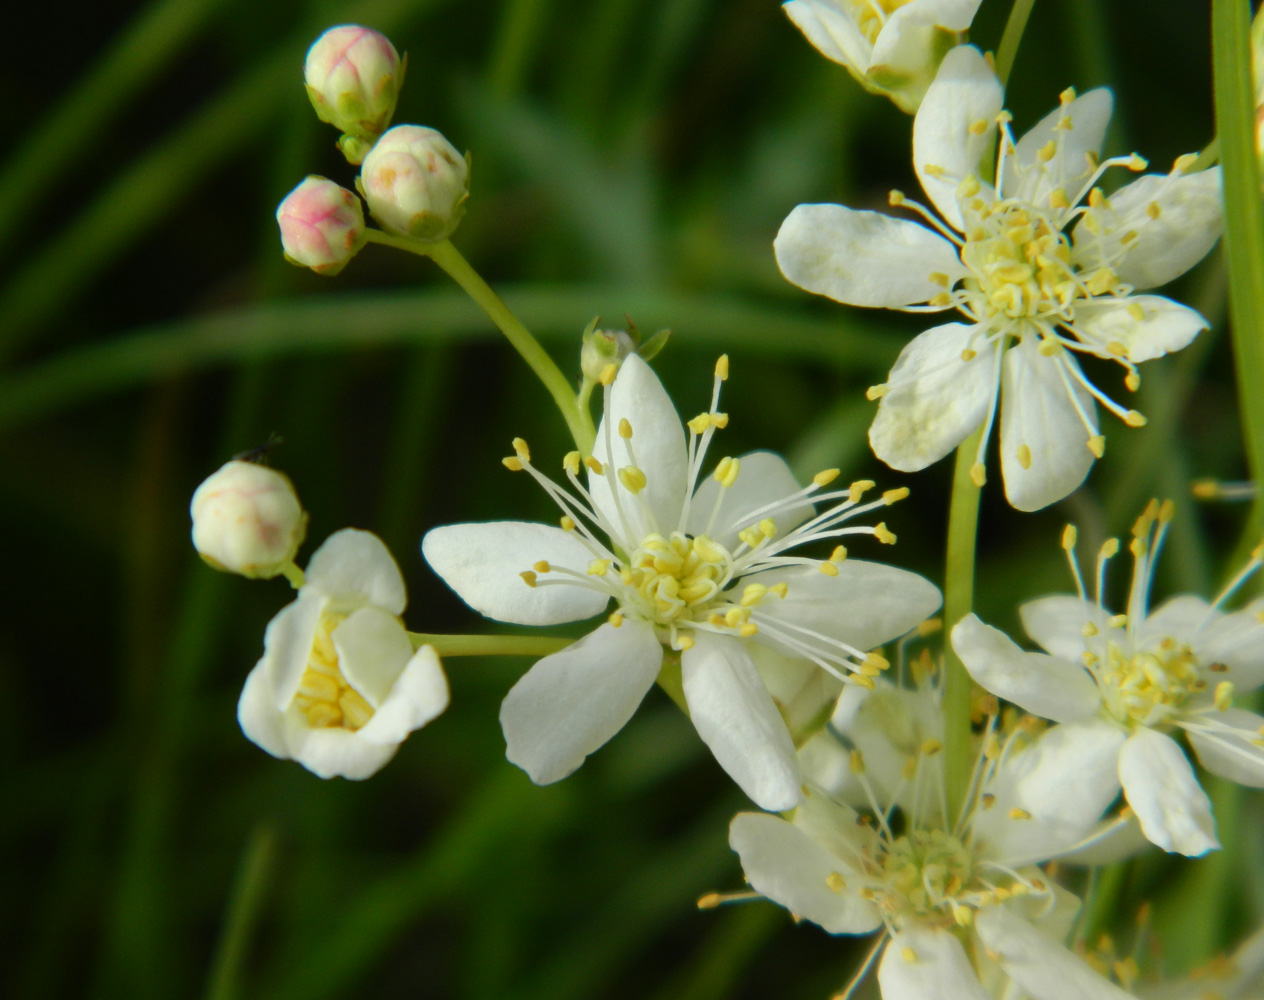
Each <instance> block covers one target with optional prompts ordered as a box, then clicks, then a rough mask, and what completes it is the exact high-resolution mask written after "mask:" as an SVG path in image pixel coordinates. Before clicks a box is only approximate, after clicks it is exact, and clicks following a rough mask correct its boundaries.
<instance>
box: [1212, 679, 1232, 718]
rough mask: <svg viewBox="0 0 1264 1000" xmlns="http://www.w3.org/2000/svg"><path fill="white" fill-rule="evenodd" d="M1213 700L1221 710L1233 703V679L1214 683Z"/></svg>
mask: <svg viewBox="0 0 1264 1000" xmlns="http://www.w3.org/2000/svg"><path fill="white" fill-rule="evenodd" d="M1213 702H1214V704H1215V706H1216V708H1217V709H1218V710H1220V711H1221V712H1223V711H1225V709H1227V708H1229V707H1230V706H1231V705H1233V681H1221V682H1220V683H1219V684H1217V685H1216V693H1215V696H1214V698H1213Z"/></svg>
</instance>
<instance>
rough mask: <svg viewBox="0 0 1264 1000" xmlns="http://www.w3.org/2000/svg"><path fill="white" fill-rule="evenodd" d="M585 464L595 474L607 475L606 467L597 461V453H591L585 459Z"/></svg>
mask: <svg viewBox="0 0 1264 1000" xmlns="http://www.w3.org/2000/svg"><path fill="white" fill-rule="evenodd" d="M584 464H585V465H586V466H588V471H589V472H591V473H592V474H593V475H594V476H602V475H605V472H606V470H605V467H604V466H603V465H602V464H601V463H600V462H599V461H597V457H596V456H595V455H589V456H588V457H587V458H586V459H584Z"/></svg>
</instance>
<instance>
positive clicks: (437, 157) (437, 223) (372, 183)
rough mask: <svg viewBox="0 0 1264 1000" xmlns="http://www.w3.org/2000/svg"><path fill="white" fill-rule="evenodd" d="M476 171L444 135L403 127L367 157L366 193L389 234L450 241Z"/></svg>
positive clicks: (363, 179) (363, 178)
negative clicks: (471, 177)
mask: <svg viewBox="0 0 1264 1000" xmlns="http://www.w3.org/2000/svg"><path fill="white" fill-rule="evenodd" d="M469 190H470V169H469V164H468V163H467V162H466V160H465V157H463V156H462V155H461V154H460V153H458V152H457V151H456V148H455V147H454V146H453V145H452V143H450V142H448V140H447V139H445V138H444V137H443V136H442V135H441V134H440V133H439V132H437V131H435V130H434V129H432V128H425V127H424V126H421V125H397V126H395V128H393V129H391V130H390V131H389V132H387V133H386V134H385V135H384V136H382V138H381V139H379V140H378V142H377V145H376V146H374V147H373V150H372V152H370V153H369V155H368V156H366V157H365V158H364V166H363V167H362V168H361V170H360V191H361V193H362V194H363V195H364V197H365V200H366V201H368V203H369V211H370V212H372V213H373V218H375V219H377V221H378V222H380V223H381V224H382V227H383V228H384V229H387V230H389V231H390V232H392V233H398V234H400V235H402V236H411V237H412V238H413V239H417V240H422V241H424V242H426V243H438V242H440V241H442V240H446V239H447V238H448V237H449V236H451V235H452V233H453V231H455V229H456V227H457V225H458V224H459V223H460V221H461V217H462V216H463V215H464V214H465V199H466V198H468V197H469Z"/></svg>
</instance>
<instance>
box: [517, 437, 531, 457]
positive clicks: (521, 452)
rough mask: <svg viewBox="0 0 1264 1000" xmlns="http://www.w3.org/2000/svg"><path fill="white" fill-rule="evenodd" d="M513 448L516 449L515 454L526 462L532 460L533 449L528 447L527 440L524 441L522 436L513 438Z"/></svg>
mask: <svg viewBox="0 0 1264 1000" xmlns="http://www.w3.org/2000/svg"><path fill="white" fill-rule="evenodd" d="M513 450H514V454H515V455H517V456H518V457H519V458H520V459H522V460H523V461H524V462H530V461H531V449H530V448H528V447H527V442H526V441H524V440H523V439H522V438H514V439H513Z"/></svg>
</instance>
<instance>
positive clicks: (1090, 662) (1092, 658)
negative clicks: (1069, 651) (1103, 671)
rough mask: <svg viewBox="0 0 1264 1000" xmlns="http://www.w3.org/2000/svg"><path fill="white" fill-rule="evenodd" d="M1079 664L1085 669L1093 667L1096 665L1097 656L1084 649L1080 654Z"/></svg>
mask: <svg viewBox="0 0 1264 1000" xmlns="http://www.w3.org/2000/svg"><path fill="white" fill-rule="evenodd" d="M1080 662H1081V663H1083V664H1084V666H1086V667H1095V666H1097V663H1098V657H1097V654H1096V653H1093V652H1090V651H1089V650H1087V649H1086V650H1084V652H1082V653H1081V654H1080Z"/></svg>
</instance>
